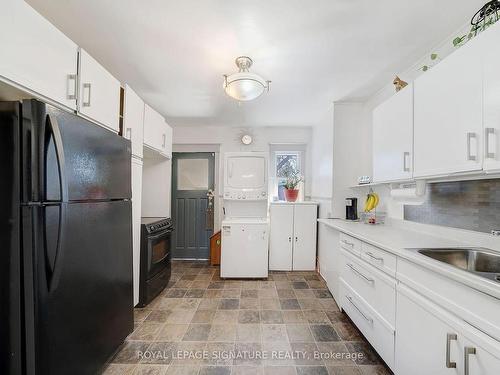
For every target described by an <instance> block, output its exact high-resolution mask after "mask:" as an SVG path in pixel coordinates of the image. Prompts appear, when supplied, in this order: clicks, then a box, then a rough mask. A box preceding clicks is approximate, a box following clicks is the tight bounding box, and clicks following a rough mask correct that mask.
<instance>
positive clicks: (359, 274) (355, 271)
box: [347, 263, 375, 284]
mask: <svg viewBox="0 0 500 375" xmlns="http://www.w3.org/2000/svg"><path fill="white" fill-rule="evenodd" d="M347 267H349V268H350V269H351V270H352V272H354V273H355V274H356V275H358V276H359V277H361V278H362V279H363V280H365V281H366V282H367V283H370V284H373V283H375V280H373V279H371V278H369V277H368V276H365V275H364V274H363V273H362V272H361V271H359V270H358V269H357V268H356V267H354V266H353V265H352V264H351V263H347Z"/></svg>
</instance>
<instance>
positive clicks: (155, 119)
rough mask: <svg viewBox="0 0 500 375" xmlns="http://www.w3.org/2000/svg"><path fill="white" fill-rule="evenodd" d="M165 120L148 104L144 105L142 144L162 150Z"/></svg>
mask: <svg viewBox="0 0 500 375" xmlns="http://www.w3.org/2000/svg"><path fill="white" fill-rule="evenodd" d="M164 124H165V120H164V119H163V117H162V116H161V115H160V114H159V113H158V112H156V111H155V110H154V109H153V108H151V107H150V106H149V105H147V104H145V106H144V144H145V145H146V146H148V147H149V148H151V149H153V150H156V151H158V152H162V149H163V134H164V128H163V127H164Z"/></svg>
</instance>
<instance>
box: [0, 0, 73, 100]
mask: <svg viewBox="0 0 500 375" xmlns="http://www.w3.org/2000/svg"><path fill="white" fill-rule="evenodd" d="M0 45H1V48H2V52H1V55H2V57H1V58H0V76H1V77H3V79H6V80H7V81H10V82H13V83H15V84H17V85H19V86H21V87H22V88H24V89H28V90H29V91H32V92H34V93H35V94H37V95H40V96H41V97H42V98H43V97H44V98H48V99H51V100H53V101H55V102H57V103H60V104H62V105H64V106H66V107H67V108H70V109H73V110H75V109H76V94H77V93H76V91H77V87H76V86H77V80H76V74H77V56H78V47H77V45H76V44H75V43H73V42H72V41H71V40H70V39H69V38H67V37H66V36H65V35H64V34H63V33H61V32H60V31H59V30H58V29H56V28H55V27H54V26H53V25H52V24H51V23H50V22H48V21H47V20H46V19H45V18H43V17H42V16H40V14H38V13H37V12H36V11H35V10H34V9H33V8H31V7H30V6H29V5H28V4H26V3H25V2H24V1H19V0H17V1H5V2H3V3H2V10H1V11H0Z"/></svg>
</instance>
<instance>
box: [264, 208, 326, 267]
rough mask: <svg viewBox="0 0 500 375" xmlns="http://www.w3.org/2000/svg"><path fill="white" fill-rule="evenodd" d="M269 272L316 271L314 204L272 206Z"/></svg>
mask: <svg viewBox="0 0 500 375" xmlns="http://www.w3.org/2000/svg"><path fill="white" fill-rule="evenodd" d="M270 217H271V234H270V242H269V269H270V270H273V271H291V270H294V271H313V270H315V269H316V228H317V217H318V207H317V205H316V203H306V202H304V203H297V204H293V203H273V204H271V209H270Z"/></svg>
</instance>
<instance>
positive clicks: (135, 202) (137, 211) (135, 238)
mask: <svg viewBox="0 0 500 375" xmlns="http://www.w3.org/2000/svg"><path fill="white" fill-rule="evenodd" d="M131 164H132V245H133V246H132V249H133V257H132V259H133V277H134V306H135V305H137V304H138V303H139V273H140V260H141V202H142V160H140V159H137V158H132V163H131Z"/></svg>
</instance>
